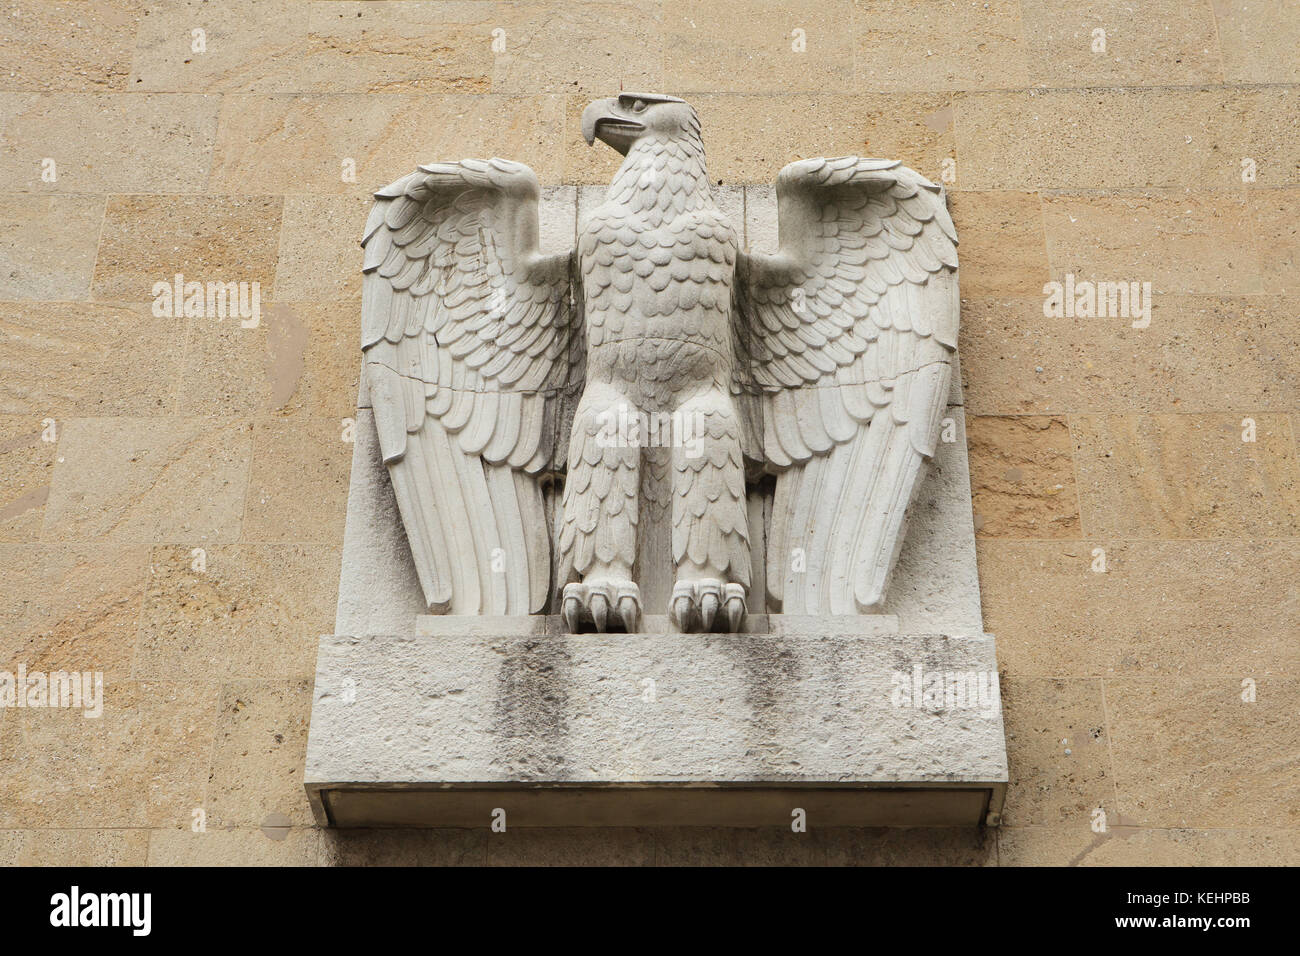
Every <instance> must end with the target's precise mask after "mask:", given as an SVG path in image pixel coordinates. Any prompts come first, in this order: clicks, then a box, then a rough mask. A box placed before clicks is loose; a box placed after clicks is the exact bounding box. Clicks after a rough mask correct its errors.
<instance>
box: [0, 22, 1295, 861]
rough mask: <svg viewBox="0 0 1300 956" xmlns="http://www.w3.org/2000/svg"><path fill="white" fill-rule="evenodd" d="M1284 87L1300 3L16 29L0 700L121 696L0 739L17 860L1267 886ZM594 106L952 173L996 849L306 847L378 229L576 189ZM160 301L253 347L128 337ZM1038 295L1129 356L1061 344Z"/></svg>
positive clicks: (1, 289) (610, 158)
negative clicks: (464, 198)
mask: <svg viewBox="0 0 1300 956" xmlns="http://www.w3.org/2000/svg"><path fill="white" fill-rule="evenodd" d="M196 30H201V31H203V32H202V34H201V39H202V45H203V47H204V49H203V51H202V52H199V51H197V50H196V49H195V47H196V45H197V44H198V42H199V41H198V40H197V39H196V37H195V34H194V31H196ZM1098 30H1102V31H1104V37H1102V36H1101V35H1099V34H1098V33H1097V32H1096V31H1098ZM497 31H500V32H497ZM800 31H801V32H800ZM494 41H495V46H496V47H497V49H495V50H494ZM801 45H803V46H804V48H803V50H802V51H799V50H797V49H796V48H797V47H799V46H801ZM1298 50H1300V4H1297V3H1295V2H1293V0H1148V2H1143V3H1133V2H1118V0H1114V2H1112V0H1098V2H1083V3H1080V2H1073V0H1020V2H1016V0H987V2H985V0H909V2H903V0H896V2H890V0H857V2H854V0H818V2H810V3H779V2H774V0H773V2H768V0H755V2H746V0H725V2H717V0H713V2H707V0H698V2H697V0H637V2H620V0H591V2H587V0H518V2H494V0H446V2H397V3H345V2H306V0H229V2H221V3H218V2H215V0H212V2H179V0H176V2H159V3H146V2H143V0H138V2H137V0H93V2H92V0H88V2H55V0H10V2H8V3H6V4H5V5H4V8H3V10H0V586H2V588H3V596H2V597H0V670H9V671H14V670H16V669H17V668H18V666H19V665H22V666H24V667H25V668H26V669H27V670H28V671H29V672H31V671H45V672H50V671H56V670H60V669H63V670H69V671H100V672H102V673H103V675H104V678H103V679H104V687H105V698H104V710H103V715H102V717H99V718H90V719H88V718H85V717H83V716H82V715H81V714H80V713H78V712H76V711H73V710H68V709H55V708H44V709H21V710H20V709H16V708H0V862H4V863H22V864H40V863H90V864H143V863H146V862H147V863H151V864H169V863H256V864H286V865H287V864H352V863H389V862H400V863H430V864H482V863H490V864H497V863H573V862H590V863H626V864H651V863H660V864H676V863H780V864H805V863H831V864H841V863H845V864H850V863H893V864H915V863H944V864H978V865H1016V864H1043V863H1047V864H1103V865H1104V864H1125V863H1128V864H1147V863H1178V864H1188V863H1218V864H1248V865H1254V864H1281V863H1292V864H1295V863H1300V721H1297V703H1298V702H1300V600H1298V599H1297V597H1296V593H1297V589H1298V587H1300V460H1298V453H1297V443H1296V435H1297V430H1300V268H1297V258H1298V257H1300V226H1297V222H1300V122H1298V121H1297V120H1298V118H1300V55H1297V51H1298ZM620 87H621V88H624V89H629V90H632V89H641V88H648V89H654V90H663V91H666V92H671V93H674V94H677V95H681V96H685V97H687V98H689V99H690V100H691V102H693V103H694V104H695V105H696V106H697V107H698V109H699V111H700V113H701V117H702V121H703V127H704V130H705V135H706V146H707V147H708V151H709V159H710V168H711V173H712V177H713V178H714V179H715V180H718V181H721V182H722V183H723V184H726V185H745V184H768V183H771V182H772V181H773V180H774V178H775V176H776V173H777V171H778V170H779V169H780V168H781V166H783V165H784V164H785V163H787V162H790V161H791V160H794V159H798V158H802V157H805V156H813V155H834V154H841V153H859V154H863V155H874V156H885V157H893V158H897V159H901V160H903V161H904V162H905V163H907V164H908V165H910V166H913V167H914V168H916V169H918V170H919V171H921V172H923V173H925V174H926V175H928V176H930V177H932V178H935V179H944V180H945V181H946V182H947V184H948V189H949V192H950V204H951V209H952V213H953V217H954V220H955V222H956V225H957V229H958V232H959V234H960V237H961V247H960V252H961V256H962V276H961V281H962V290H963V299H964V301H963V310H962V322H963V327H962V337H961V355H962V374H963V379H964V385H965V399H966V405H967V412H968V415H969V419H968V421H969V426H968V427H969V434H968V435H967V436H966V437H967V440H968V442H969V448H970V455H971V471H972V492H973V502H974V512H975V520H976V527H977V529H978V540H979V561H980V583H981V586H982V588H983V601H984V615H985V623H986V627H987V629H988V630H989V631H991V632H992V633H994V634H996V635H997V639H998V652H999V659H1000V665H1001V677H1002V688H1003V695H1004V701H1005V716H1006V723H1007V732H1008V741H1007V747H1008V754H1009V760H1010V769H1011V784H1010V789H1009V793H1008V797H1007V804H1006V809H1005V813H1004V816H1003V825H1002V826H1001V827H1000V828H997V829H990V830H985V831H980V832H976V831H964V830H931V831H923V830H891V831H880V830H871V831H861V830H846V831H827V830H818V829H817V828H816V827H815V826H814V827H813V828H812V830H811V832H809V833H806V834H794V833H788V832H784V831H780V830H773V831H751V830H697V829H682V830H650V829H646V830H626V831H614V832H603V831H587V830H565V831H533V832H528V831H523V830H518V831H512V832H509V833H506V834H493V833H490V832H489V831H488V829H487V828H486V827H485V828H484V829H482V830H463V831H422V832H400V831H398V832H394V831H390V832H379V833H363V832H350V833H337V832H328V831H322V830H320V829H317V828H316V827H315V826H314V825H313V823H312V817H311V813H310V811H309V809H308V806H307V801H306V798H305V796H304V793H303V790H302V779H301V778H302V768H303V762H304V755H305V747H306V733H307V722H308V715H309V711H310V706H311V685H312V676H313V665H314V656H315V643H316V638H317V636H318V635H319V634H321V633H324V632H328V631H330V630H331V629H332V625H333V616H334V615H333V612H334V600H335V590H336V586H337V580H338V568H339V556H340V547H341V543H342V536H343V515H344V510H345V503H346V494H347V480H348V467H349V462H350V458H351V450H352V446H351V445H350V444H349V443H348V441H346V440H345V439H346V435H345V432H346V423H345V420H346V419H347V418H348V417H349V416H350V415H352V414H353V412H354V408H355V397H356V386H357V376H358V370H359V345H358V343H359V339H358V335H359V331H358V330H359V321H360V298H359V293H360V273H359V268H360V252H359V248H358V246H357V240H358V239H359V236H360V231H361V227H362V225H363V223H364V217H365V210H366V206H367V202H368V195H369V193H370V192H371V191H372V190H373V189H374V188H376V187H379V186H382V185H385V184H387V183H389V182H391V181H392V180H394V179H396V178H397V177H399V176H401V175H403V174H405V173H407V172H409V171H410V170H411V169H412V168H413V167H414V165H415V164H416V163H417V162H427V161H432V160H436V159H457V158H461V157H464V156H486V155H500V156H504V157H509V158H512V159H517V160H520V161H523V162H526V163H528V164H529V165H530V166H532V167H533V168H534V169H535V170H536V172H537V174H538V176H539V178H540V179H541V181H542V182H543V184H588V183H604V182H607V181H608V178H609V176H610V175H611V173H612V172H613V170H614V168H615V167H616V163H615V160H616V157H615V156H614V154H613V153H612V152H611V151H609V150H607V149H596V150H592V149H588V148H587V147H586V145H585V144H584V143H583V142H582V140H581V137H580V135H579V129H578V116H579V114H580V113H581V110H582V109H583V107H584V106H586V104H587V103H588V102H589V101H590V100H591V98H593V97H594V96H606V95H610V94H611V93H613V92H617V91H618V90H619V89H620ZM350 170H355V175H354V176H349V175H348V173H349V171H350ZM176 273H182V274H184V276H185V277H186V279H188V280H196V281H201V282H221V283H249V284H251V283H254V282H256V283H258V287H259V288H260V294H261V315H260V321H259V322H258V323H257V325H256V327H253V328H245V327H242V326H241V323H240V320H239V318H238V317H232V316H229V315H227V316H226V317H225V318H224V319H217V318H215V317H213V316H211V315H206V316H190V317H185V316H184V315H182V316H180V317H170V316H167V315H162V316H159V315H157V314H156V311H157V310H156V309H155V292H154V287H155V284H156V283H159V282H162V283H169V282H171V281H172V279H173V277H174V275H175V274H176ZM1067 275H1068V276H1070V277H1072V279H1071V281H1072V282H1085V281H1094V280H1105V281H1113V282H1124V283H1138V284H1139V285H1141V284H1142V283H1150V290H1151V298H1150V302H1151V310H1150V315H1149V325H1146V326H1145V327H1141V319H1130V317H1128V316H1123V317H1114V318H1110V317H1108V318H1097V317H1068V318H1067V317H1049V316H1046V315H1045V314H1044V302H1045V299H1046V296H1045V295H1044V284H1045V283H1047V282H1049V281H1057V282H1062V283H1064V282H1065V281H1066V277H1067ZM1135 322H1136V323H1137V325H1138V327H1135ZM47 439H53V440H47ZM1099 549H1100V550H1099ZM198 568H201V570H198ZM1103 568H1104V570H1102V569H1103ZM1099 811H1100V814H1101V815H1104V819H1105V826H1104V828H1102V827H1100V826H1099V820H1100V818H1101V817H1100V816H1099ZM200 819H201V820H202V822H203V826H202V827H198V826H197V824H196V820H200ZM196 829H199V830H201V831H202V832H195V830H196ZM1099 830H1100V832H1098V831H1099Z"/></svg>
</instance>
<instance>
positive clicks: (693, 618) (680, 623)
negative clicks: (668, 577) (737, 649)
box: [668, 578, 745, 634]
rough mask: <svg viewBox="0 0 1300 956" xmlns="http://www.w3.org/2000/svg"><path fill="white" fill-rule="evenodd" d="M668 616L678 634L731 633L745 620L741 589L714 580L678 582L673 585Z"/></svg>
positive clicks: (738, 585) (743, 595) (736, 585)
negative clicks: (684, 632)
mask: <svg viewBox="0 0 1300 956" xmlns="http://www.w3.org/2000/svg"><path fill="white" fill-rule="evenodd" d="M719 612H721V613H719ZM668 614H669V617H670V618H672V622H673V625H674V626H675V627H676V628H677V629H678V630H679V631H715V630H716V631H726V632H729V633H733V634H734V633H736V632H738V631H739V630H740V626H741V623H742V622H743V621H744V619H745V588H744V586H743V585H740V584H726V583H724V582H722V581H720V580H718V579H716V578H703V579H701V580H698V581H678V582H677V583H676V584H675V585H674V586H673V597H672V601H671V602H669V609H668Z"/></svg>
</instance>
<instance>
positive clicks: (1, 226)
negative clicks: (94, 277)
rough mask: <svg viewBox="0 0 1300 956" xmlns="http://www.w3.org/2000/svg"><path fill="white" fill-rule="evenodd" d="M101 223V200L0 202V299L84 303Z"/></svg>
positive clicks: (14, 198) (45, 198)
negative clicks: (60, 300)
mask: <svg viewBox="0 0 1300 956" xmlns="http://www.w3.org/2000/svg"><path fill="white" fill-rule="evenodd" d="M103 221H104V199H103V197H100V196H5V197H3V198H0V296H2V297H3V298H5V299H62V300H68V299H83V298H86V292H87V290H89V288H90V274H91V270H92V269H94V267H95V241H96V237H97V236H98V235H99V227H100V224H101V223H102V222H103Z"/></svg>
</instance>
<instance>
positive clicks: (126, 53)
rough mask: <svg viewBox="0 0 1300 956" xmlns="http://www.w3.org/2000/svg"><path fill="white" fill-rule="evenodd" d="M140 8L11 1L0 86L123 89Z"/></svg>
mask: <svg viewBox="0 0 1300 956" xmlns="http://www.w3.org/2000/svg"><path fill="white" fill-rule="evenodd" d="M139 6H140V5H139V4H137V3H133V2H131V0H72V2H70V3H60V4H51V3H48V2H46V0H13V2H11V3H9V4H8V5H7V6H6V7H5V10H4V14H3V20H0V24H2V26H0V77H3V78H4V89H7V90H35V91H39V92H49V91H53V90H59V91H69V92H70V91H82V90H89V91H97V90H115V91H121V90H123V89H125V88H126V86H127V76H128V74H129V73H130V72H131V55H132V52H133V51H134V49H135V35H136V28H137V25H138V24H139V22H140V15H139V13H140V11H139Z"/></svg>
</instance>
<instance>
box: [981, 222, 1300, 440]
mask: <svg viewBox="0 0 1300 956" xmlns="http://www.w3.org/2000/svg"><path fill="white" fill-rule="evenodd" d="M962 250H963V251H962V254H963V257H964V256H965V254H966V252H965V250H966V246H965V243H964V242H963V244H962ZM962 261H963V263H964V262H965V261H966V260H965V258H963V260H962ZM962 282H963V286H964V284H965V267H964V266H963V273H962ZM1044 298H1045V297H1044V296H1041V295H1037V296H1034V297H1033V298H1018V299H984V298H970V299H966V300H964V302H963V304H962V337H961V348H962V352H963V354H964V355H965V356H966V357H967V362H966V366H965V374H966V384H967V388H968V393H969V395H970V402H969V407H968V409H967V410H968V411H969V412H970V413H972V414H974V415H1029V414H1045V415H1062V414H1065V413H1069V412H1072V413H1075V414H1079V413H1084V412H1112V413H1124V412H1129V411H1137V412H1213V411H1220V410H1223V409H1229V408H1242V409H1252V410H1253V411H1256V412H1263V411H1267V412H1285V411H1289V410H1290V409H1292V408H1296V407H1298V406H1300V324H1297V323H1296V322H1295V321H1293V319H1294V317H1295V316H1296V315H1300V298H1297V297H1295V296H1278V295H1196V296H1176V295H1153V296H1152V297H1151V324H1150V325H1149V326H1148V327H1147V328H1143V329H1135V328H1133V326H1132V320H1130V319H1124V318H1105V319H1101V318H1097V319H1079V318H1075V319H1070V318H1064V317H1059V318H1058V317H1048V316H1045V315H1044V314H1043V302H1044ZM1227 328H1231V329H1232V334H1231V335H1225V334H1224V330H1225V329H1227Z"/></svg>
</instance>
